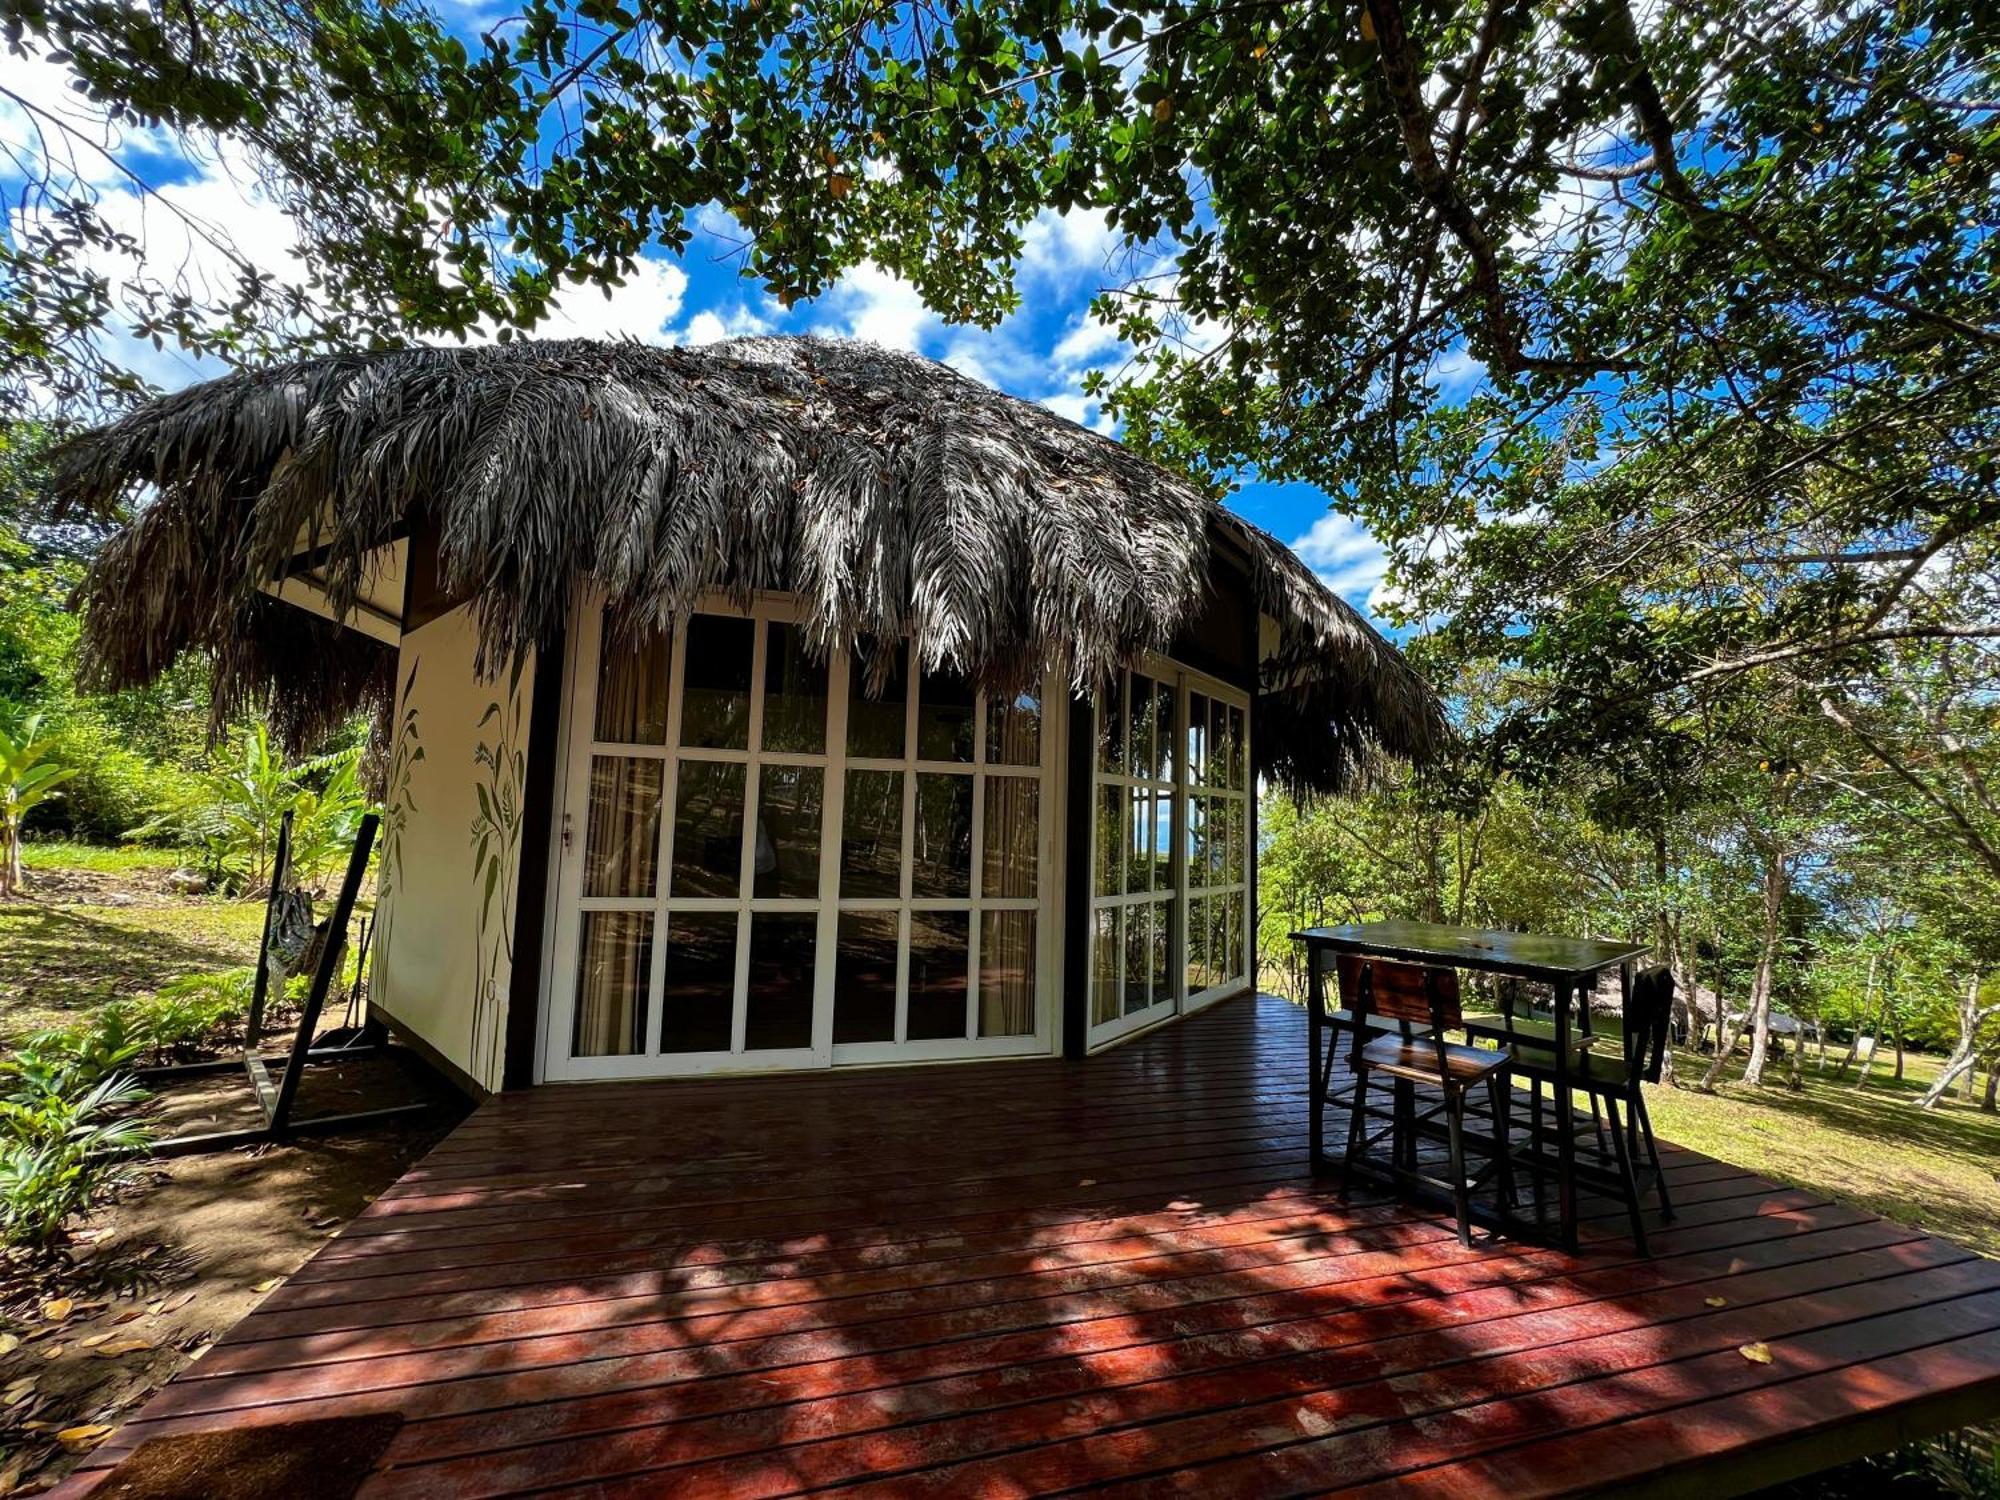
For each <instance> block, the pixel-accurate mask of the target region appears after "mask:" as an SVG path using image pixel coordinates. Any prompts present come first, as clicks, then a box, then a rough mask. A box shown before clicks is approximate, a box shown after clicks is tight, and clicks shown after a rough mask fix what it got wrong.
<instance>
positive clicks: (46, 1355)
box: [42, 1344, 66, 1359]
mask: <svg viewBox="0 0 2000 1500" xmlns="http://www.w3.org/2000/svg"><path fill="white" fill-rule="evenodd" d="M65 1347H66V1346H65V1345H62V1344H51V1345H49V1347H48V1348H46V1349H44V1350H43V1351H42V1358H43V1359H61V1358H62V1352H63V1349H64V1348H65Z"/></svg>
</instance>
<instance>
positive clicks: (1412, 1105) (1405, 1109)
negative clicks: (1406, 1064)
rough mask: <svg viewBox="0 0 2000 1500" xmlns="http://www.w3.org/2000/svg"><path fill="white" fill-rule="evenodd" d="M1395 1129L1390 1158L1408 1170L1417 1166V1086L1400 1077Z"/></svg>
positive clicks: (1397, 1091)
mask: <svg viewBox="0 0 2000 1500" xmlns="http://www.w3.org/2000/svg"><path fill="white" fill-rule="evenodd" d="M1395 1095H1396V1104H1395V1109H1396V1119H1395V1129H1394V1131H1393V1132H1392V1133H1391V1135H1390V1137H1389V1159H1390V1160H1391V1161H1393V1162H1394V1163H1395V1164H1396V1165H1397V1166H1398V1167H1401V1168H1402V1169H1403V1170H1404V1171H1406V1172H1414V1171H1415V1170H1416V1167H1417V1086H1416V1085H1415V1084H1414V1083H1412V1082H1410V1080H1409V1079H1407V1078H1398V1079H1397V1080H1396V1086H1395Z"/></svg>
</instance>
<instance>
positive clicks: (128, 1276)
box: [0, 1061, 457, 1495]
mask: <svg viewBox="0 0 2000 1500" xmlns="http://www.w3.org/2000/svg"><path fill="white" fill-rule="evenodd" d="M418 1096H419V1094H418V1090H417V1089H416V1087H415V1086H414V1085H413V1081H412V1079H411V1077H410V1075H408V1074H406V1073H404V1072H403V1070H402V1069H400V1068H397V1067H395V1066H394V1065H393V1064H391V1063H388V1062H386V1061H376V1062H369V1063H359V1062H357V1063H351V1064H339V1065H327V1066H325V1067H321V1068H316V1069H315V1070H313V1071H312V1072H310V1073H308V1074H307V1082H306V1086H305V1087H303V1088H301V1090H300V1101H299V1115H300V1117H301V1118H309V1117H311V1116H313V1115H316V1114H322V1113H330V1112H333V1111H336V1110H340V1111H346V1110H353V1109H360V1108H370V1107H374V1106H376V1105H379V1104H386V1103H390V1102H400V1101H401V1100H403V1099H408V1098H414V1097H418ZM157 1117H158V1120H159V1128H160V1133H161V1134H162V1135H172V1134H183V1133H190V1132H195V1131H211V1130H225V1129H232V1128H235V1127H237V1126H239V1125H252V1124H256V1123H257V1122H258V1121H259V1120H260V1119H261V1116H260V1115H259V1114H258V1111H257V1107H256V1103H255V1099H254V1097H253V1096H252V1094H251V1091H250V1086H249V1083H248V1080H247V1079H246V1078H245V1076H244V1075H243V1074H242V1073H241V1072H238V1071H232V1072H229V1073H226V1074H220V1075H214V1076H209V1077H204V1078H199V1079H195V1080H190V1081H187V1082H184V1083H181V1084H178V1085H175V1086H173V1087H171V1088H169V1089H164V1090H162V1091H161V1092H160V1099H159V1105H158V1115H157ZM456 1118H457V1111H456V1110H454V1109H452V1108H451V1107H450V1106H449V1104H444V1105H441V1107H439V1108H437V1109H434V1110H433V1111H432V1112H431V1113H429V1114H427V1115H424V1116H421V1117H418V1119H417V1120H416V1121H414V1122H412V1123H407V1124H397V1125H391V1126H378V1127H375V1128H373V1129H370V1130H366V1131H357V1132H355V1133H352V1134H348V1135H342V1136H338V1137H333V1138H328V1139H324V1140H308V1141H302V1142H300V1143H298V1144H294V1145H288V1146H279V1147H264V1148H260V1149H256V1150H247V1149H246V1150H235V1151H226V1152H222V1153H220V1154H217V1155H210V1156H193V1157H183V1158H179V1159H175V1160H169V1161H164V1162H157V1163H148V1164H145V1165H143V1166H141V1167H139V1168H137V1169H135V1176H134V1180H133V1182H132V1183H131V1185H130V1186H128V1187H127V1188H125V1189H124V1190H123V1191H122V1192H121V1193H120V1194H119V1195H118V1197H117V1199H116V1200H115V1201H114V1202H112V1203H111V1204H109V1205H107V1206H106V1207H105V1208H103V1209H102V1210H100V1211H99V1212H98V1213H96V1214H94V1215H93V1216H92V1217H91V1219H90V1220H89V1221H88V1224H87V1226H86V1227H85V1229H84V1230H83V1231H82V1232H81V1234H80V1235H79V1236H78V1243H77V1244H75V1245H74V1246H73V1247H72V1249H71V1252H70V1258H69V1261H68V1263H66V1264H62V1265H58V1266H42V1267H32V1266H25V1265H20V1264H15V1265H11V1266H9V1267H8V1268H7V1270H6V1274H5V1279H4V1281H3V1282H0V1350H4V1351H5V1352H4V1353H0V1495H9V1494H33V1493H36V1492H37V1491H38V1490H41V1489H43V1488H45V1487H47V1486H48V1485H50V1484H52V1483H54V1482H55V1481H56V1480H57V1479H59V1478H60V1477H61V1476H62V1475H63V1474H65V1473H67V1472H68V1471H69V1469H70V1468H71V1467H73V1466H74V1464H75V1463H76V1461H77V1458H78V1456H79V1455H81V1454H83V1453H86V1452H88V1451H89V1450H90V1449H91V1448H92V1447H94V1446H95V1445H96V1444H97V1443H99V1442H102V1441H103V1440H104V1438H105V1437H107V1436H109V1434H110V1433H111V1432H112V1431H113V1430H115V1429H116V1427H117V1425H118V1423H119V1422H121V1421H122V1420H124V1418H126V1417H128V1416H130V1415H131V1414H132V1412H133V1411H135V1410H136V1409H137V1408H138V1407H139V1406H140V1405H141V1404H142V1403H143V1402H144V1400H145V1398H146V1397H147V1396H148V1395H150V1394H151V1393H152V1392H153V1391H155V1390H157V1389H158V1388H159V1387H160V1386H161V1385H162V1384H164V1383H165V1382H166V1381H167V1380H168V1379H169V1378H170V1377H171V1376H172V1375H173V1374H174V1373H175V1372H176V1371H177V1370H179V1369H180V1368H181V1367H182V1366H184V1365H186V1364H187V1363H189V1362H190V1361H191V1360H195V1359H199V1358H200V1357H201V1355H202V1352H203V1351H204V1350H205V1349H207V1348H208V1346H209V1345H210V1344H212V1343H213V1342H214V1341H215V1339H216V1338H217V1337H218V1336H219V1335H220V1334H222V1333H223V1332H225V1331H226V1330H227V1329H228V1328H229V1327H230V1326H231V1325H233V1324H234V1323H235V1322H236V1321H237V1320H238V1319H239V1318H241V1317H242V1316H243V1315H244V1314H245V1313H246V1312H248V1311H249V1310H250V1308H252V1307H253V1306H255V1305H256V1303H257V1302H258V1301H259V1300H260V1299H261V1298H262V1297H263V1296H264V1295H265V1294H266V1293H268V1292H269V1291H271V1290H272V1288H274V1287H275V1286H276V1285H277V1284H278V1283H279V1282H280V1281H282V1280H283V1279H284V1278H285V1277H287V1276H289V1275H290V1274H291V1273H292V1272H293V1271H295V1270H297V1269H298V1268H299V1266H300V1265H302V1264H303V1263H304V1262H305V1261H306V1259H307V1258H308V1257H309V1256H311V1255H312V1253H313V1252H314V1251H315V1250H317V1249H318V1248H319V1247H320V1246H321V1245H323V1244H324V1243H325V1242H326V1241H327V1239H328V1238H329V1237H331V1236H333V1235H336V1234H338V1233H339V1232H340V1230H341V1227H342V1226H343V1225H345V1224H346V1223H347V1221H348V1220H349V1219H351V1218H352V1217H353V1216H354V1215H355V1214H357V1213H359V1212H360V1211H361V1209H362V1208H363V1207H365V1206H366V1205H367V1204H368V1203H369V1202H370V1201H372V1200H373V1199H374V1197H375V1196H376V1195H377V1194H378V1193H380V1192H381V1191H382V1190H383V1189H384V1188H385V1187H387V1186H388V1185H389V1184H390V1183H392V1182H394V1181H395V1180H396V1178H397V1177H399V1176H400V1175H401V1174H402V1173H403V1171H404V1170H405V1169H406V1168H407V1167H408V1166H409V1165H410V1163H411V1162H413V1161H414V1160H415V1159H416V1158H417V1157H418V1156H420V1155H422V1154H423V1152H424V1151H426V1150H427V1149H428V1148H429V1147H430V1146H431V1145H432V1144H433V1143H434V1142H435V1141H437V1140H438V1139H439V1138H440V1137H441V1136H442V1135H443V1134H444V1133H445V1132H446V1131H447V1130H448V1129H449V1128H450V1126H451V1125H452V1124H453V1123H454V1122H455V1120H456Z"/></svg>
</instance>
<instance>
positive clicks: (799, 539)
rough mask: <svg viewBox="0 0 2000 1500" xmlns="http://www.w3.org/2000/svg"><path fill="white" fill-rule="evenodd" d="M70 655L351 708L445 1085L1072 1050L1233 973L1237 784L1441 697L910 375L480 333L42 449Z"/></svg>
mask: <svg viewBox="0 0 2000 1500" xmlns="http://www.w3.org/2000/svg"><path fill="white" fill-rule="evenodd" d="M59 484H60V487H61V490H62V492H63V494H64V495H65V496H66V497H67V498H68V500H69V501H70V503H72V504H76V505H82V506H87V507H91V508H94V509H97V510H99V511H100V512H108V511H110V510H112V509H114V508H116V507H117V506H119V505H120V504H121V503H122V502H124V501H126V500H128V499H129V498H131V497H133V496H135V495H140V496H143V497H144V503H143V505H142V506H141V508H140V511H139V515H138V518H137V520H136V521H134V522H133V524H132V525H131V526H130V527H129V528H127V529H126V530H125V531H124V532H122V533H121V534H120V535H119V536H118V537H117V538H116V539H115V540H114V541H113V542H112V543H111V544H110V545H109V546H108V547H107V548H106V549H105V551H104V553H103V555H102V557H101V559H100V560H99V562H98V563H97V564H96V566H95V568H94V570H93V572H92V574H91V576H90V578H89V580H88V583H87V584H86V586H85V589H84V597H85V604H86V612H85V627H84V633H85V643H86V648H87V651H88V654H89V660H90V663H91V665H92V667H93V669H94V670H95V672H96V673H97V675H98V677H99V679H100V680H101V681H102V682H104V683H106V684H108V685H123V684H130V683H138V682H144V681H148V680H150V679H152V678H153V677H155V676H157V675H158V674H159V673H160V672H161V671H163V670H164V669H165V668H166V667H167V666H168V665H169V664H170V663H172V662H173V661H174V660H175V659H176V658H177V657H179V656H180V655H181V654H182V653H184V652H190V651H195V652H202V653H205V654H206V655H207V656H208V657H209V658H210V659H211V661H212V663H213V666H214V673H215V677H214V680H215V686H216V691H217V695H218V704H219V707H220V708H221V709H222V710H223V711H225V712H235V711H239V710H242V709H245V708H249V707H255V708H257V709H259V710H260V711H262V712H264V713H266V714H268V716H269V717H270V719H271V720H272V722H273V723H274V725H276V726H277V727H278V728H279V729H280V730H281V731H282V732H284V733H286V734H288V735H289V736H291V737H292V738H294V739H309V738H310V737H311V736H312V735H314V734H315V733H317V732H318V731H320V730H322V729H324V728H325V727H327V726H329V725H330V724H333V723H335V722H338V721H339V720H340V719H342V718H343V717H344V716H346V715H349V714H351V713H353V712H354V711H355V710H356V709H358V708H361V707H364V706H368V705H371V704H372V705H375V706H377V707H378V708H380V709H382V710H383V711H384V716H385V717H384V722H385V723H386V725H387V726H388V738H387V746H386V756H387V765H388V773H387V776H388V785H387V792H386V806H387V811H386V820H385V838H384V847H383V865H382V871H381V876H380V911H381V920H380V921H379V923H378V927H377V941H378V944H379V947H378V951H377V954H376V957H375V974H376V981H375V991H374V995H373V996H372V999H373V1003H374V1004H375V1006H376V1007H377V1009H378V1011H379V1013H380V1014H381V1016H382V1017H383V1018H384V1019H386V1020H388V1021H389V1022H390V1023H391V1024H392V1025H394V1026H396V1027H398V1028H399V1029H400V1030H401V1031H402V1032H403V1033H404V1034H406V1035H407V1036H408V1037H409V1038H411V1039H412V1040H414V1041H416V1042H417V1043H419V1044H420V1045H421V1046H423V1047H424V1048H425V1049H427V1050H428V1051H429V1052H430V1053H431V1054H433V1056H434V1057H436V1058H437V1059H438V1060H440V1061H442V1062H444V1063H445V1064H447V1065H448V1066H449V1067H450V1069H451V1070H452V1071H453V1072H454V1073H455V1074H456V1075H458V1076H459V1077H460V1078H461V1079H462V1080H463V1081H465V1082H466V1083H467V1084H469V1085H471V1086H474V1087H477V1088H481V1089H491V1088H496V1087H500V1086H502V1085H503V1084H506V1085H515V1084H525V1083H530V1082H539V1081H542V1080H560V1079H585V1078H602V1077H634V1076H649V1075H655V1074H669V1073H686V1072H708V1071H717V1070H726V1069H745V1068H748V1069H759V1068H798V1067H822V1066H828V1065H832V1064H840V1063H850V1062H855V1063H865V1062H900V1061H911V1060H921V1059H944V1058H959V1057H968V1056H985V1055H994V1054H1003V1055H1004V1054H1009V1053H1031V1052H1043V1053H1046V1052H1049V1051H1053V1050H1067V1051H1070V1052H1072V1053H1080V1052H1082V1051H1085V1050H1089V1049H1091V1048H1095V1047H1099V1046H1103V1045H1108V1044H1110V1043H1112V1042H1115V1041H1117V1040H1119V1039H1121V1038H1123V1037H1125V1036H1128V1035H1130V1034H1132V1033H1133V1032H1135V1031H1137V1030H1139V1029H1143V1028H1145V1027H1147V1026H1149V1025H1152V1024H1154V1023H1156V1022H1159V1021H1162V1020H1167V1019H1171V1018H1172V1017H1174V1016H1176V1015H1179V1014H1182V1013H1185V1012H1186V1011H1189V1010H1192V1009H1194V1008H1196V1007H1198V1006H1200V1005H1203V1004H1205V1003H1207V1002H1208V1001H1211V1000H1214V999H1217V998H1220V997H1221V996H1224V995H1227V994H1230V993H1233V992H1236V991H1238V990H1241V989H1242V988H1244V987H1245V986H1247V985H1248V984H1250V982H1251V980H1252V977H1253V968H1254V965H1253V964H1252V960H1251V934H1252V932H1253V930H1254V904H1255V901H1254V894H1255V880H1256V874H1255V866H1256V858H1255V856H1256V795H1255V787H1256V785H1257V783H1258V781H1259V779H1260V778H1261V779H1263V780H1265V781H1267V782H1269V783H1272V784H1276V785H1281V786H1284V787H1287V788H1290V789H1292V790H1294V791H1298V792H1308V793H1310V792H1336V791H1339V790H1341V789H1342V788H1344V787H1347V786H1350V785H1352V784H1353V783H1354V782H1355V781H1356V780H1357V779H1358V778H1362V777H1365V776H1366V775H1367V774H1368V772H1369V770H1370V768H1371V767H1372V766H1373V765H1374V764H1375V763H1376V762H1377V761H1378V760H1379V759H1380V758H1381V757H1384V756H1402V757H1410V756H1423V755H1425V754H1427V753H1429V752H1430V750H1431V749H1432V747H1433V745H1434V743H1435V741H1436V739H1437V737H1438V736H1439V734H1440V732H1441V730H1440V723H1441V721H1440V716H1439V711H1438V706H1437V703H1436V700H1435V699H1434V697H1433V696H1432V694H1431V693H1430V691H1429V690H1428V689H1427V688H1426V687H1425V685H1424V684H1423V683H1422V681H1421V680H1420V679H1419V678H1418V677H1417V676H1416V674H1415V673H1414V672H1413V671H1412V670H1411V669H1410V668H1409V666H1408V665H1407V663H1405V662H1404V661H1403V659H1402V658H1401V656H1400V655H1399V654H1398V653H1397V652H1396V651H1395V649H1394V648H1393V647H1392V646H1390V645H1389V644H1388V643H1387V642H1386V641H1384V640H1383V639H1382V637H1381V636H1380V635H1379V634H1378V633H1377V632H1376V631H1375V630H1374V629H1373V628H1372V627H1371V626H1370V625H1369V624H1368V622H1367V621H1366V620H1364V619H1363V618H1361V617H1360V616H1359V615H1358V614H1357V613H1356V612H1355V611H1354V610H1352V609H1351V608H1350V607H1349V606H1348V605H1346V604H1345V603H1344V602H1343V601H1341V600H1340V599H1339V598H1337V597H1335V596H1334V595H1333V594H1331V593H1330V592H1328V591H1327V590H1326V589H1325V588H1324V586H1323V585H1321V583H1320V582H1319V581H1318V580H1317V579H1316V578H1315V577H1314V576H1313V575H1312V573H1311V572H1310V571H1309V570H1308V569H1307V568H1305V567H1304V566H1303V565H1302V564H1301V563H1300V562H1299V560H1298V559H1297V558H1296V557H1294V556H1293V555H1292V554H1291V553H1290V552H1289V551H1288V550H1287V549H1286V548H1285V547H1284V546H1283V545H1282V544H1281V543H1279V542H1277V541H1276V540H1275V539H1273V538H1272V537H1270V536H1269V535H1267V534H1265V533H1264V532H1262V531H1259V530H1258V529H1257V528H1255V527H1253V526H1250V525H1248V524H1247V523H1245V522H1244V521H1242V520H1241V519H1240V518H1238V517H1236V516H1234V515H1232V514H1230V513H1229V512H1228V511H1226V510H1224V509H1222V508H1220V507H1218V506H1216V505H1215V504H1213V503H1212V502H1211V501H1210V500H1209V499H1208V498H1207V497H1206V496H1204V495H1203V494H1202V493H1201V492H1200V491H1198V490H1197V489H1196V488H1194V487H1193V486H1191V485H1189V484H1187V483H1185V482H1184V481H1182V480H1180V479H1179V478H1177V477H1175V476H1173V475H1171V474H1169V473H1167V472H1165V471H1163V470H1161V469H1159V468H1158V467H1156V466H1154V465H1152V464H1149V463H1147V462H1146V461H1144V460H1143V459H1141V458H1139V457H1138V456H1136V455H1135V454H1133V453H1132V452H1130V451H1129V450H1127V449H1125V448H1123V447H1121V446H1119V445H1118V444H1116V443H1113V442H1110V441H1108V440H1106V439H1104V438H1102V437H1099V436H1097V435H1095V434H1093V433H1090V432H1087V431H1085V430H1084V429H1082V428H1080V427H1078V426H1076V425H1075V424H1073V423H1070V422H1067V421H1064V420H1062V419H1061V418H1059V417H1057V416H1055V415H1053V414H1052V413H1050V412H1048V411H1046V410H1044V409H1043V408H1041V407H1038V406H1034V405H1031V404H1029V403H1026V402H1022V401H1018V400H1015V399H1013V398H1010V397H1007V396H1003V395H1000V394H997V393H996V392H994V391H992V390H990V389H988V388H986V387H984V386H982V385H979V384H977V383H976V382H974V381H971V380H968V379H966V378H964V377H963V376H961V375H959V374H957V373H955V372H954V371H952V370H950V369H948V368H945V367H944V366H941V365H938V364H934V363H932V362H930V361H927V360H923V359H919V358H915V357H912V356H909V355H904V354H896V353H889V352H885V351H883V350H880V349H875V348H871V347H866V346H861V345H855V344H847V343H836V342H828V341H822V340H813V339H760V340H743V341H737V342H734V343H729V344H723V345H717V346H714V347H711V348H707V349H700V350H678V349H655V348H648V347H642V346H639V345H635V344H601V343H589V342H569V343H546V344H534V343H518V344H513V345H509V346H502V347H496V348H485V349H470V350H410V351H400V352H392V353H382V354H372V355H353V356H338V357H328V358H324V359H317V360H310V361H305V362H302V363H298V364H293V365H288V366H284V367H280V368H276V369H270V370H263V371H256V372H250V373H244V374H238V375H234V376H230V377H228V378H226V379H223V380H218V381H214V382H211V383H209V384H206V385H202V386H197V387H194V388H192V389H189V390H186V391H182V392H180V393H178V394H176V395H173V396H169V397H166V398H163V399H161V400H158V401H156V402H154V403H152V404H150V405H149V406H147V407H145V408H143V409H142V410H140V411H138V412H136V413H134V414H132V415H130V416H128V417H126V418H124V419H123V420H121V421H118V422H116V423H113V424H111V425H110V426H108V427H106V428H104V429H102V430H100V431H97V432H94V433H91V434H89V435H87V436H85V437H83V438H80V439H78V440H76V441H75V442H74V443H72V444H71V445H70V446H69V448H68V449H67V450H66V451H65V453H64V455H63V459H62V465H61V472H60V476H59Z"/></svg>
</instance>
